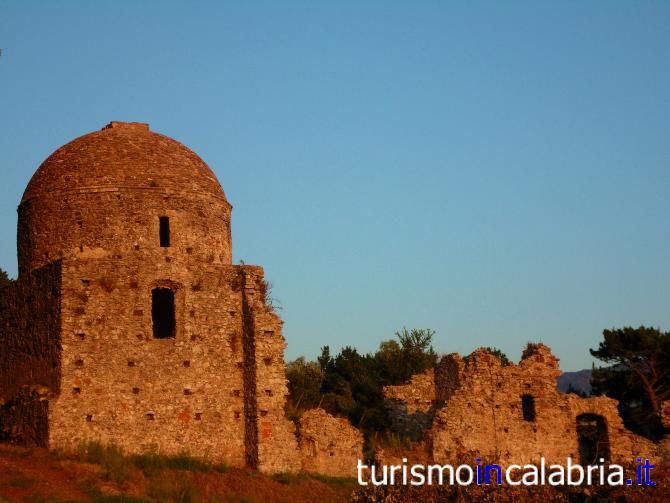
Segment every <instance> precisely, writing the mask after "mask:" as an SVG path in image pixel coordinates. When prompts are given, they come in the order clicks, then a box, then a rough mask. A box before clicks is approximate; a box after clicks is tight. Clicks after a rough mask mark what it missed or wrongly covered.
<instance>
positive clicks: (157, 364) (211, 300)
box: [0, 122, 670, 476]
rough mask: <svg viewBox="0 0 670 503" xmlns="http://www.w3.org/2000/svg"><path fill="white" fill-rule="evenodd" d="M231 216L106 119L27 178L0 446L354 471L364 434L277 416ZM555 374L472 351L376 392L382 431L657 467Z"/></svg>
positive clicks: (2, 372)
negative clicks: (105, 448)
mask: <svg viewBox="0 0 670 503" xmlns="http://www.w3.org/2000/svg"><path fill="white" fill-rule="evenodd" d="M231 208H232V207H231V205H230V204H229V203H228V201H227V199H226V196H225V194H224V191H223V189H222V187H221V185H220V184H219V182H218V180H217V178H216V176H215V175H214V173H213V172H212V171H211V170H210V168H209V167H208V166H207V165H206V164H205V163H204V161H203V160H202V159H200V157H198V156H197V155H196V154H195V153H194V152H192V151H191V150H190V149H188V148H187V147H185V146H184V145H182V144H181V143H179V142H177V141H175V140H173V139H171V138H168V137H166V136H163V135H161V134H157V133H154V132H152V131H150V129H149V126H148V125H147V124H141V123H124V122H112V123H110V124H109V125H108V126H106V127H105V128H103V129H102V130H101V131H98V132H93V133H90V134H87V135H84V136H82V137H80V138H77V139H76V140H74V141H72V142H70V143H68V144H67V145H65V146H63V147H61V148H60V149H58V150H57V151H56V152H54V153H53V154H52V155H51V156H49V157H48V158H47V159H46V160H45V161H44V163H42V165H41V166H40V167H39V169H38V170H37V172H36V173H35V175H34V176H33V178H32V180H31V181H30V183H29V185H28V187H27V189H26V191H25V193H24V195H23V198H22V200H21V203H20V205H19V208H18V243H17V244H18V259H19V277H18V279H17V281H16V282H14V284H13V285H12V287H11V288H10V291H9V298H8V304H7V306H5V307H3V308H2V309H0V441H11V442H17V443H22V444H28V445H37V446H44V447H49V448H60V449H64V450H70V449H73V448H75V447H76V446H77V445H79V444H80V443H82V442H86V441H98V442H101V443H114V444H116V445H118V446H120V447H121V448H123V449H124V450H125V451H126V452H130V453H141V452H158V453H162V454H167V455H172V454H189V455H193V456H198V457H205V458H208V459H209V460H211V461H213V462H223V463H227V464H228V465H231V466H240V467H241V466H248V467H252V468H256V469H259V470H261V471H263V472H270V473H272V472H295V471H298V470H301V469H302V470H304V471H307V472H315V473H323V474H327V475H334V476H342V475H348V476H354V475H355V474H356V465H357V461H358V459H361V458H362V457H363V436H362V434H361V433H360V432H359V431H358V430H356V429H355V428H353V427H352V426H351V425H350V424H349V422H348V421H347V420H346V419H342V418H334V417H332V416H330V415H329V414H327V413H326V412H325V411H323V410H321V409H315V410H311V411H307V412H306V413H304V415H303V416H302V418H301V419H300V421H299V424H298V426H299V428H298V430H299V431H296V428H295V425H294V424H293V422H291V421H289V420H288V419H287V418H286V417H285V415H284V405H285V401H286V394H287V387H286V377H285V365H284V349H285V347H286V342H285V340H284V338H283V336H282V321H281V320H280V318H279V317H278V316H277V315H276V313H275V312H274V311H273V309H272V307H271V306H270V305H269V304H268V302H267V299H266V297H267V283H266V282H265V280H264V273H263V269H262V268H261V267H258V266H249V265H233V264H232V244H231V243H232V239H231V231H230V215H231ZM559 374H560V370H559V368H558V359H557V358H555V357H554V356H553V355H552V354H551V352H550V351H549V349H548V348H547V347H546V346H543V345H536V346H534V347H533V350H532V351H529V352H527V353H526V354H525V355H524V357H523V358H522V361H521V362H520V363H519V365H508V366H503V365H502V364H501V362H500V360H499V359H498V358H497V357H495V356H493V355H491V354H489V353H487V352H486V351H484V350H479V351H476V352H475V353H473V354H472V355H470V356H469V357H467V358H462V357H461V356H459V355H458V354H451V355H447V356H445V357H444V358H443V359H442V360H441V362H440V364H439V365H438V366H437V367H436V368H435V369H434V370H430V371H428V372H426V373H424V374H421V375H417V376H414V377H413V378H412V380H411V382H410V383H408V384H406V385H402V386H389V387H387V388H386V390H385V395H386V397H387V403H388V408H389V413H390V414H391V418H392V422H393V426H394V428H395V430H396V431H398V432H400V433H402V434H403V435H406V436H408V437H410V438H412V439H414V440H416V441H422V443H421V444H420V447H419V448H418V449H416V450H415V453H416V454H417V455H420V456H423V457H424V458H426V459H432V460H435V461H437V462H445V463H446V462H453V461H454V460H455V459H457V458H459V457H462V456H466V455H468V454H471V453H477V455H478V456H480V457H483V458H489V459H496V460H499V461H508V462H515V463H523V462H532V461H537V459H539V457H541V456H544V457H545V458H546V459H547V460H557V461H562V460H564V459H565V457H567V456H573V457H579V458H580V459H581V460H582V461H584V462H590V461H591V460H592V459H591V458H595V457H599V456H600V457H604V458H607V459H612V460H627V459H628V460H629V459H631V458H632V457H633V456H639V455H644V456H647V455H649V456H652V457H653V455H654V454H657V453H658V448H659V447H658V446H657V445H655V444H652V443H651V442H649V441H647V440H645V439H643V438H640V437H637V436H635V435H633V434H632V433H630V432H628V431H627V430H625V428H624V427H623V424H622V421H621V418H620V417H619V415H618V413H617V408H616V405H617V404H616V402H615V401H613V400H610V399H608V398H604V397H600V398H589V399H583V398H579V397H577V396H575V395H565V394H562V393H560V392H559V391H558V390H557V388H556V377H557V376H558V375H559ZM664 410H665V411H666V421H667V422H670V420H668V417H670V406H668V405H667V404H666V408H665V409H664ZM665 445H666V448H667V447H670V446H668V442H667V441H666V443H665ZM389 456H392V453H390V452H384V451H380V452H379V453H378V457H379V458H380V460H381V461H384V459H387V460H388V459H389Z"/></svg>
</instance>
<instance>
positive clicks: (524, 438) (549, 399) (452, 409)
mask: <svg viewBox="0 0 670 503" xmlns="http://www.w3.org/2000/svg"><path fill="white" fill-rule="evenodd" d="M444 358H445V359H446V360H447V362H449V363H448V366H450V367H451V368H453V369H457V371H456V372H455V374H454V375H453V376H452V379H453V381H454V382H457V383H458V388H457V390H456V391H455V392H453V393H452V395H451V396H450V397H449V398H448V399H447V400H446V401H445V403H444V407H443V408H441V409H440V410H439V411H438V412H437V414H436V416H435V421H434V424H433V427H432V429H431V431H430V438H431V440H432V447H433V457H434V459H435V460H436V461H438V462H447V461H449V460H454V459H461V458H463V457H467V456H468V455H475V454H476V455H477V456H479V457H482V458H485V459H490V460H497V461H500V462H503V463H531V462H538V461H539V459H540V458H541V457H544V458H545V459H546V460H547V461H548V462H557V463H564V462H565V459H566V458H567V457H572V458H573V459H575V460H580V458H581V457H582V454H583V453H585V451H584V449H585V444H584V443H582V444H580V440H579V438H580V433H579V431H584V430H583V428H586V429H587V430H588V428H589V427H591V426H589V425H590V424H591V423H592V424H595V423H596V422H598V424H602V425H604V428H605V432H606V433H605V434H604V435H601V442H600V444H598V451H597V453H596V454H595V456H596V457H598V458H599V457H604V458H609V459H611V460H616V461H621V462H624V461H625V462H629V461H634V459H635V457H637V456H647V457H653V456H655V455H656V454H657V446H656V445H655V444H653V443H652V442H650V441H648V440H646V439H644V438H642V437H639V436H636V435H634V434H633V433H631V432H629V431H628V430H626V429H625V428H624V426H623V422H622V420H621V417H620V416H619V413H618V410H617V402H616V401H615V400H612V399H609V398H606V397H597V398H581V397H579V396H577V395H574V394H563V393H561V392H559V391H558V389H557V386H556V377H557V376H558V375H559V374H560V369H559V365H558V358H556V357H555V356H554V355H553V354H552V353H551V351H550V350H549V348H548V347H546V346H544V345H542V344H538V345H534V347H533V348H532V350H531V351H527V352H525V353H524V357H523V359H522V360H521V362H520V363H519V365H514V364H510V365H508V366H502V365H501V363H500V360H499V359H498V358H497V357H496V356H494V355H492V354H490V353H488V352H487V351H485V350H478V351H475V352H474V353H473V354H472V355H470V356H469V357H468V358H467V360H465V359H463V358H461V357H460V356H459V355H458V354H452V355H448V356H446V357H444ZM447 362H443V364H447ZM524 397H527V398H524ZM524 402H526V406H524ZM530 404H532V405H530ZM524 409H525V410H524ZM530 409H534V413H532V412H533V411H531V410H530ZM580 419H581V420H582V421H581V423H582V424H583V426H582V429H581V430H579V431H578V422H579V421H580ZM584 442H587V441H586V440H585V441H584ZM580 449H581V451H580ZM607 451H609V455H608V453H607ZM580 452H581V453H582V454H580ZM588 461H591V460H588Z"/></svg>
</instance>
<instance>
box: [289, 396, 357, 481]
mask: <svg viewBox="0 0 670 503" xmlns="http://www.w3.org/2000/svg"><path fill="white" fill-rule="evenodd" d="M300 453H301V458H302V469H303V471H305V472H311V473H321V474H324V475H330V476H334V477H337V476H349V477H355V476H356V466H357V463H358V460H359V459H360V460H362V459H363V435H362V433H361V432H360V431H358V430H357V429H356V428H354V427H353V426H351V424H350V423H349V421H348V420H347V419H346V418H336V417H333V416H331V415H330V414H328V413H327V412H326V411H324V410H323V409H311V410H308V411H306V412H305V413H303V415H302V417H301V418H300Z"/></svg>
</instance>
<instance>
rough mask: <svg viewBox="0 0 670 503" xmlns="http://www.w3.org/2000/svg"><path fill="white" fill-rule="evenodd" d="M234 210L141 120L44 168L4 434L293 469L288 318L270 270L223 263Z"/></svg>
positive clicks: (7, 346)
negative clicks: (277, 306)
mask: <svg viewBox="0 0 670 503" xmlns="http://www.w3.org/2000/svg"><path fill="white" fill-rule="evenodd" d="M230 212H231V206H230V204H229V203H228V201H227V199H226V197H225V194H224V192H223V189H222V188H221V185H220V184H219V182H218V180H217V179H216V176H215V175H214V173H213V172H212V171H211V170H210V169H209V167H208V166H207V165H206V164H205V163H204V162H203V161H202V160H201V159H200V158H199V157H198V156H197V155H196V154H195V153H193V152H192V151H191V150H189V149H188V148H187V147H185V146H184V145H182V144H180V143H178V142H177V141H175V140H172V139H170V138H168V137H166V136H163V135H160V134H157V133H154V132H151V131H150V130H149V127H148V125H146V124H138V123H120V122H112V123H111V124H110V125H109V126H107V127H105V128H104V129H103V130H101V131H98V132H94V133H90V134H87V135H84V136H82V137H80V138H78V139H76V140H74V141H73V142H71V143H68V144H67V145H65V146H63V147H61V148H60V149H58V150H57V151H56V152H54V154H52V155H51V156H50V157H49V158H48V159H47V160H46V161H44V163H43V164H42V165H41V166H40V168H39V169H38V170H37V172H36V173H35V175H34V176H33V178H32V180H31V181H30V184H29V185H28V188H27V189H26V191H25V194H24V196H23V199H22V201H21V204H20V206H19V210H18V213H19V224H18V255H19V278H18V280H17V281H16V284H15V285H14V287H13V290H14V291H13V292H11V296H10V298H11V302H10V306H9V308H8V309H6V310H4V312H2V313H1V317H0V323H1V325H0V326H1V327H2V332H1V333H0V345H1V347H2V351H1V352H0V383H1V384H2V388H0V440H13V441H19V442H22V443H32V444H37V445H43V446H49V447H57V448H64V449H70V448H73V447H75V446H76V445H77V444H78V443H80V442H84V441H100V442H104V443H115V444H117V445H119V446H120V447H122V448H123V449H125V450H126V451H128V452H146V451H157V452H160V453H165V454H178V453H187V454H191V455H197V456H204V457H207V458H209V459H211V460H212V461H216V462H225V463H228V464H230V465H234V466H251V467H255V468H258V469H260V470H262V471H266V472H278V471H296V470H298V469H299V468H300V455H299V451H298V446H297V440H296V437H295V428H294V425H293V423H291V422H290V421H289V420H287V419H286V418H285V417H284V413H283V410H284V403H285V396H286V393H287V388H286V378H285V372H284V358H283V353H284V349H285V346H286V343H285V340H284V338H283V337H282V333H281V330H282V322H281V320H280V319H279V318H278V316H277V315H276V314H275V313H274V312H273V311H272V309H271V308H270V307H269V306H268V305H267V303H266V302H265V293H266V292H265V290H266V283H265V280H264V279H263V269H262V268H260V267H254V266H244V265H243V266H239V265H232V264H231V257H232V252H231V250H232V246H231V234H230Z"/></svg>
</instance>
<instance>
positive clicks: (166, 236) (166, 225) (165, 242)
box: [158, 217, 170, 248]
mask: <svg viewBox="0 0 670 503" xmlns="http://www.w3.org/2000/svg"><path fill="white" fill-rule="evenodd" d="M158 220H159V222H160V241H161V247H162V248H169V247H170V217H159V219H158Z"/></svg>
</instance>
